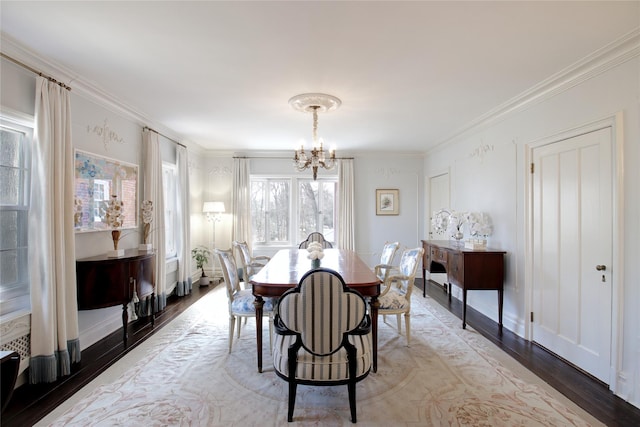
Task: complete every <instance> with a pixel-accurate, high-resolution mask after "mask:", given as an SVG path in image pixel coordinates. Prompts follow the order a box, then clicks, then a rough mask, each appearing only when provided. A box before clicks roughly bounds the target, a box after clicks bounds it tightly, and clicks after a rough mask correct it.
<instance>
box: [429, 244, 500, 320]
mask: <svg viewBox="0 0 640 427" xmlns="http://www.w3.org/2000/svg"><path fill="white" fill-rule="evenodd" d="M422 247H423V248H424V254H423V256H422V277H423V279H424V281H425V286H424V288H425V289H424V290H423V297H424V296H426V287H427V286H426V285H427V277H426V271H429V272H430V273H446V274H447V281H448V282H449V286H448V289H446V290H447V292H448V294H449V298H451V284H454V285H456V286H459V287H460V288H462V328H463V329H464V328H465V327H466V326H467V291H468V290H495V291H498V325H499V327H500V330H502V302H503V294H504V254H505V253H506V252H505V251H498V250H494V249H489V248H487V249H465V247H464V243H463V242H460V243H458V242H450V241H448V240H423V241H422ZM445 288H447V284H446V283H445Z"/></svg>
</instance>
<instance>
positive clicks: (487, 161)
mask: <svg viewBox="0 0 640 427" xmlns="http://www.w3.org/2000/svg"><path fill="white" fill-rule="evenodd" d="M639 63H640V59H638V57H637V56H636V57H634V58H633V59H631V60H628V61H627V62H625V63H623V64H621V65H617V66H615V67H614V68H612V69H610V70H607V71H604V72H601V73H600V74H595V75H592V76H591V77H590V78H589V79H587V80H586V81H584V82H582V83H580V84H578V83H577V82H576V84H575V85H571V84H569V85H567V86H566V87H565V90H564V91H562V92H560V93H557V94H555V95H554V96H550V97H547V98H545V99H544V100H537V101H536V102H535V103H532V104H531V105H530V106H529V107H528V108H526V109H524V110H521V111H520V112H517V113H514V114H510V115H508V116H507V117H505V118H503V119H502V120H501V121H500V122H498V123H494V124H491V125H489V126H487V127H485V128H484V129H482V130H479V131H476V132H474V133H471V134H468V135H465V136H463V137H460V138H458V140H456V141H455V142H453V143H451V144H448V145H447V146H445V147H441V148H439V149H437V150H434V151H433V152H431V153H429V155H428V156H427V158H426V160H425V173H426V175H427V176H429V174H431V173H433V172H432V171H441V170H442V169H443V167H446V165H449V166H450V167H451V201H452V207H453V208H456V209H460V210H464V209H472V210H482V211H486V212H489V213H490V215H491V217H492V219H493V222H494V226H495V232H494V235H493V236H491V238H490V245H491V246H494V247H497V248H501V249H504V250H506V251H507V252H508V256H507V268H506V283H505V306H504V316H505V326H507V327H508V328H509V329H512V330H514V331H516V332H517V333H519V334H520V335H523V336H526V335H527V329H526V326H527V325H528V323H527V321H526V313H527V312H528V307H527V306H526V304H527V298H526V292H527V291H528V288H525V285H526V283H525V282H526V277H525V261H526V260H525V247H524V244H525V243H524V242H525V236H526V229H525V222H524V219H525V212H524V209H525V200H524V197H525V194H526V192H525V190H526V188H525V177H526V173H527V171H528V165H527V164H526V159H525V146H526V144H528V143H532V142H534V141H536V140H539V139H542V138H545V137H548V136H551V135H555V134H559V133H561V132H563V131H566V130H569V129H573V128H576V127H580V126H583V125H586V124H588V123H591V122H595V121H598V120H600V119H603V118H605V117H612V116H614V115H615V114H616V113H617V112H622V116H623V121H624V126H623V134H624V135H623V136H624V165H623V167H622V168H620V172H621V173H623V182H624V195H623V199H624V200H623V203H622V209H623V212H622V214H623V216H624V233H623V236H622V237H623V239H624V243H623V246H622V266H623V271H619V272H618V274H619V275H620V276H621V295H623V297H622V298H621V304H620V307H617V308H614V311H616V312H617V313H619V314H620V319H619V320H620V324H621V326H620V331H619V332H620V333H619V336H618V337H617V343H618V345H617V347H616V348H615V349H614V363H615V364H616V365H617V372H616V373H615V379H614V380H613V381H612V383H613V384H612V387H613V388H614V389H615V390H614V391H615V392H616V394H618V395H619V396H621V397H622V398H624V399H626V400H628V401H630V402H631V403H633V404H634V405H636V406H640V314H639V313H640V287H639V282H638V279H637V271H636V270H637V264H638V260H639V259H640V220H639V218H640V192H639V191H638V183H640V172H639V171H640V108H639V105H638V99H639V95H640V90H639V76H640V64H639ZM619 143H620V141H619ZM487 145H489V146H490V147H491V150H489V151H487V152H485V153H484V156H482V157H479V156H477V155H474V153H477V152H478V151H477V148H478V147H482V146H487ZM469 305H471V306H473V307H474V308H476V309H478V310H479V311H481V312H482V313H484V314H485V315H487V316H489V317H491V318H494V319H495V318H496V317H497V300H496V298H495V295H489V293H483V292H470V293H469ZM617 320H618V319H614V323H615V322H616V321H617ZM616 356H617V357H616Z"/></svg>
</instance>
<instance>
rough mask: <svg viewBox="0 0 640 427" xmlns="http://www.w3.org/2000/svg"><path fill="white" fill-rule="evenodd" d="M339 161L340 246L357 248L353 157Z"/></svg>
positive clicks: (351, 248) (342, 247)
mask: <svg viewBox="0 0 640 427" xmlns="http://www.w3.org/2000/svg"><path fill="white" fill-rule="evenodd" d="M338 162H339V163H338V221H339V222H338V223H339V224H340V225H339V227H338V247H339V248H341V249H350V250H355V223H354V214H355V213H354V205H355V202H354V173H353V159H341V160H339V161H338Z"/></svg>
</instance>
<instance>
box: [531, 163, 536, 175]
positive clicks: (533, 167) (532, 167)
mask: <svg viewBox="0 0 640 427" xmlns="http://www.w3.org/2000/svg"><path fill="white" fill-rule="evenodd" d="M534 169H535V166H534V165H533V163H531V173H533V171H534Z"/></svg>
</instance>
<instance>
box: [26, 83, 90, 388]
mask: <svg viewBox="0 0 640 427" xmlns="http://www.w3.org/2000/svg"><path fill="white" fill-rule="evenodd" d="M35 106H36V108H35V122H36V128H35V134H34V144H33V154H32V163H31V165H32V172H31V173H32V176H31V197H30V206H29V243H28V245H29V275H30V281H31V310H32V312H31V359H30V361H29V381H30V382H31V383H32V384H36V383H43V382H53V381H56V380H57V379H58V377H60V376H64V375H68V374H70V373H71V364H72V363H74V362H79V361H80V342H79V339H78V337H79V332H78V305H77V296H76V248H75V233H74V228H73V226H74V224H73V211H74V210H73V199H74V171H75V168H74V157H73V146H72V143H71V101H70V96H69V91H68V90H67V89H64V88H62V87H60V85H58V84H56V83H53V82H50V81H49V80H47V79H46V78H43V77H37V79H36V102H35Z"/></svg>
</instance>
